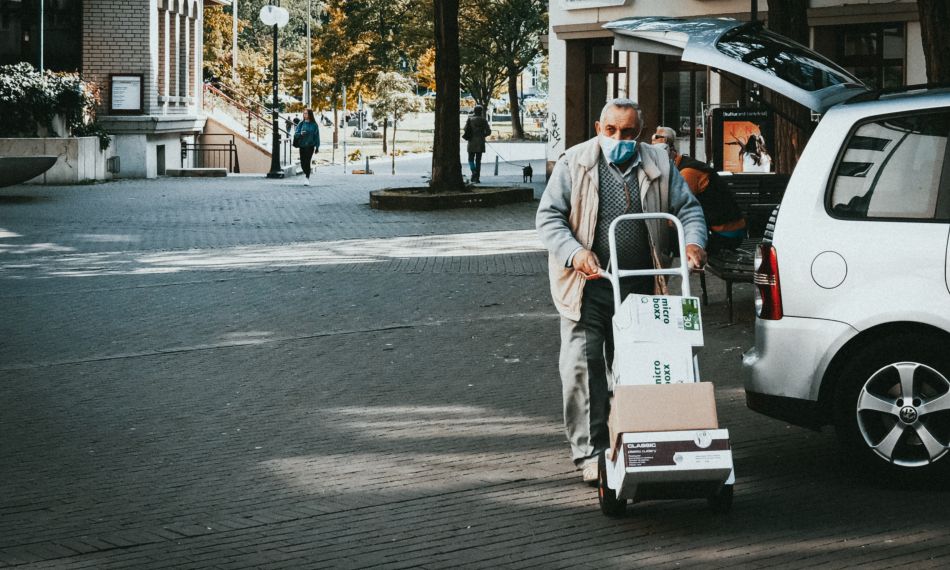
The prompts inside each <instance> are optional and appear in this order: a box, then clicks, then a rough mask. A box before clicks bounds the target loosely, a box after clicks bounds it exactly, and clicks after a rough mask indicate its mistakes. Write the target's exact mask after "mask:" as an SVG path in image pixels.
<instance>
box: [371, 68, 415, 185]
mask: <svg viewBox="0 0 950 570" xmlns="http://www.w3.org/2000/svg"><path fill="white" fill-rule="evenodd" d="M418 110H419V98H418V97H416V94H415V83H414V82H413V81H412V79H409V78H408V77H406V76H404V75H402V74H400V73H397V72H395V71H386V72H383V73H380V74H379V76H378V77H377V79H376V100H375V101H374V102H373V112H374V114H375V115H376V117H377V118H380V117H383V118H384V121H383V154H385V153H386V129H387V128H388V126H389V121H388V120H385V119H388V118H392V123H393V142H392V156H393V159H392V173H393V174H396V129H397V128H398V127H399V121H401V120H403V119H404V118H405V117H406V116H407V115H409V114H411V113H415V112H417V111H418Z"/></svg>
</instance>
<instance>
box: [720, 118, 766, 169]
mask: <svg viewBox="0 0 950 570" xmlns="http://www.w3.org/2000/svg"><path fill="white" fill-rule="evenodd" d="M773 132H774V128H773V122H772V113H771V111H768V110H764V109H722V108H720V109H714V110H713V161H714V162H715V165H716V169H717V170H720V171H725V172H733V173H737V174H738V173H743V172H759V173H761V172H772V171H773V169H772V155H771V152H772V149H773V148H775V141H774V140H773Z"/></svg>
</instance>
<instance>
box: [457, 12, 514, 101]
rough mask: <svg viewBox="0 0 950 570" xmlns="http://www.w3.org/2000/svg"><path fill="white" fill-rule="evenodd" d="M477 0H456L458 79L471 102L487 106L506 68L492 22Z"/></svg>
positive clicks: (500, 82) (501, 82)
mask: <svg viewBox="0 0 950 570" xmlns="http://www.w3.org/2000/svg"><path fill="white" fill-rule="evenodd" d="M484 8H485V3H484V2H480V1H479V0H462V2H460V4H459V57H460V60H461V61H460V63H461V69H460V83H461V86H462V90H464V91H467V92H468V93H470V94H471V95H472V98H473V99H475V102H476V103H478V104H479V105H481V106H482V107H484V108H485V109H488V107H489V103H490V102H491V98H492V97H493V96H494V95H495V92H496V91H498V89H499V88H500V87H501V86H502V85H503V84H504V82H505V73H506V71H507V69H506V67H505V65H504V63H503V62H502V61H501V59H500V57H499V50H498V46H497V43H496V36H495V33H496V29H495V28H496V25H495V23H494V22H493V21H492V20H491V18H490V17H489V10H485V9H484Z"/></svg>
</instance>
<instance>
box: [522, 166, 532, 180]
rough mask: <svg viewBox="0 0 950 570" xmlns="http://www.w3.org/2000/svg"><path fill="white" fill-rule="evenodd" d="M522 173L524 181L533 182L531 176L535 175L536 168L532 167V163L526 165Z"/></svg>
mask: <svg viewBox="0 0 950 570" xmlns="http://www.w3.org/2000/svg"><path fill="white" fill-rule="evenodd" d="M521 175H522V176H523V177H524V182H531V176H532V175H534V169H533V168H531V165H530V164H529V165H528V166H525V167H523V168H522V169H521Z"/></svg>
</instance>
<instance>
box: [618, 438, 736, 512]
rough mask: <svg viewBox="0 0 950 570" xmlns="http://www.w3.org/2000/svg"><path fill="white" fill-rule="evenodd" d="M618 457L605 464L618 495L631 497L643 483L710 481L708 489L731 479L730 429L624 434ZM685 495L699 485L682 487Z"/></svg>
mask: <svg viewBox="0 0 950 570" xmlns="http://www.w3.org/2000/svg"><path fill="white" fill-rule="evenodd" d="M617 453H619V456H618V457H617V458H616V461H611V462H609V464H608V469H607V471H608V475H607V483H608V485H609V486H610V488H612V489H614V490H616V491H617V495H618V497H625V498H632V497H634V496H636V495H637V488H638V486H640V485H643V484H653V483H662V484H664V485H667V486H668V488H670V489H676V488H677V487H676V484H677V483H701V482H707V483H709V485H710V487H709V488H715V487H716V486H717V485H720V484H723V483H727V484H731V483H732V482H733V481H734V479H735V478H734V475H733V465H732V449H731V446H730V444H729V430H726V429H715V430H686V431H667V432H641V433H624V434H622V435H621V438H620V447H619V450H618V451H617ZM681 488H682V489H683V491H684V492H685V493H686V494H689V493H695V492H696V491H697V490H700V491H702V492H706V491H705V489H706V488H704V487H702V486H696V485H691V486H686V487H681Z"/></svg>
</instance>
